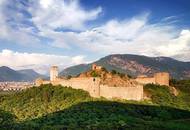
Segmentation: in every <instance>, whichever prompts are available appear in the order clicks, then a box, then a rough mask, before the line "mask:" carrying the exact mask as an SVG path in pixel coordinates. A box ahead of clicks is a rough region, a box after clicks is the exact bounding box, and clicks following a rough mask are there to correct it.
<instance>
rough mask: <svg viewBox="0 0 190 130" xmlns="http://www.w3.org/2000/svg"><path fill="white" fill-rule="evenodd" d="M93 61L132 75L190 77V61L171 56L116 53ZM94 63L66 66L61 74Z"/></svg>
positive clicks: (80, 70) (74, 73)
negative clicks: (155, 74)
mask: <svg viewBox="0 0 190 130" xmlns="http://www.w3.org/2000/svg"><path fill="white" fill-rule="evenodd" d="M93 63H96V64H97V65H101V66H103V67H105V68H106V69H107V70H109V71H111V70H116V71H118V72H121V73H126V74H128V75H131V76H137V75H148V76H151V75H153V74H154V73H155V72H160V71H167V72H169V73H170V75H171V76H172V77H173V78H176V79H186V78H190V62H182V61H178V60H175V59H172V58H169V57H147V56H140V55H130V54H115V55H109V56H106V57H103V58H101V59H100V60H98V61H95V62H93ZM93 63H90V64H82V65H76V66H72V67H69V68H66V69H65V70H63V71H62V72H61V73H60V75H78V74H80V73H81V72H85V71H87V70H89V69H90V66H91V65H92V64H93Z"/></svg>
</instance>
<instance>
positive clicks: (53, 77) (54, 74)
mask: <svg viewBox="0 0 190 130" xmlns="http://www.w3.org/2000/svg"><path fill="white" fill-rule="evenodd" d="M57 78H58V67H57V66H52V67H51V68H50V81H55V80H56V79H57Z"/></svg>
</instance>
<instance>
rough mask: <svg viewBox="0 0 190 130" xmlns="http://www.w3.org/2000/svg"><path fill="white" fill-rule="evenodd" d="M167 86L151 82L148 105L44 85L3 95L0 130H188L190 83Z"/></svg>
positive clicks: (1, 96)
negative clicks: (170, 88)
mask: <svg viewBox="0 0 190 130" xmlns="http://www.w3.org/2000/svg"><path fill="white" fill-rule="evenodd" d="M171 84H172V85H173V86H175V87H176V88H177V89H178V91H179V95H178V96H174V95H173V94H172V93H171V92H170V90H169V89H168V88H167V87H166V86H157V85H152V84H148V85H146V86H145V92H146V93H147V94H149V96H150V97H151V98H152V100H151V102H150V101H142V102H134V101H124V100H122V101H108V100H106V99H94V98H91V97H90V96H89V94H88V93H87V92H85V91H82V90H75V89H72V88H70V87H62V86H52V85H51V84H49V85H42V86H40V87H33V88H30V89H27V90H24V91H21V92H16V93H11V94H2V95H1V94H0V130H7V129H8V130H9V129H13V130H17V129H19V130H39V129H41V130H47V129H48V130H64V129H81V130H83V129H85V130H86V129H87V130H88V129H90V130H112V129H114V130H117V129H121V130H125V129H126V130H128V129H129V130H133V129H134V130H161V129H162V130H189V129H190V124H189V122H190V105H189V104H190V103H189V102H188V101H190V99H189V97H190V91H189V90H190V86H189V84H190V81H175V82H174V81H171Z"/></svg>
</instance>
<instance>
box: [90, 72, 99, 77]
mask: <svg viewBox="0 0 190 130" xmlns="http://www.w3.org/2000/svg"><path fill="white" fill-rule="evenodd" d="M91 76H92V77H100V75H99V74H98V73H97V72H96V71H95V70H93V71H92V72H91Z"/></svg>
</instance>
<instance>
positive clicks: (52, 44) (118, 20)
mask: <svg viewBox="0 0 190 130" xmlns="http://www.w3.org/2000/svg"><path fill="white" fill-rule="evenodd" d="M189 5H190V1H189V0H0V20H1V21H0V28H1V30H0V60H1V62H0V65H6V66H9V67H12V68H14V69H24V68H32V69H35V70H36V71H38V72H40V73H47V70H48V68H49V66H51V65H58V66H59V67H60V68H61V69H63V68H65V67H68V66H71V65H76V64H80V63H88V62H91V61H95V60H97V59H99V58H101V57H103V56H106V55H109V54H116V53H117V54H118V53H120V54H138V55H147V56H169V57H173V58H176V59H178V60H182V61H190V58H189V55H190V22H189V21H190V8H189ZM13 61H14V62H13Z"/></svg>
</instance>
